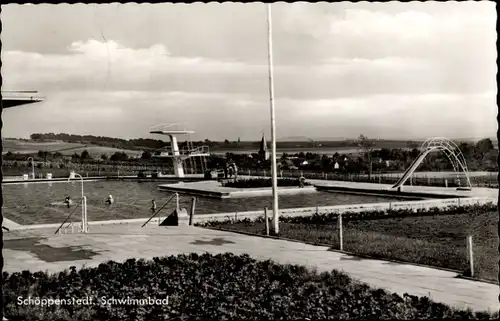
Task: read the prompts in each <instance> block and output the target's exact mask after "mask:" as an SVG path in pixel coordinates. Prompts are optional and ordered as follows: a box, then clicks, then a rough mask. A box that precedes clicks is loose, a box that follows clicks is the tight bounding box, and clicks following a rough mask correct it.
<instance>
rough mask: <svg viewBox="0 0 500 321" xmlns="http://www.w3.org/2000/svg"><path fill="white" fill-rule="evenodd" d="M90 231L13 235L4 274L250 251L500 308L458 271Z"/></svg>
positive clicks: (308, 249)
mask: <svg viewBox="0 0 500 321" xmlns="http://www.w3.org/2000/svg"><path fill="white" fill-rule="evenodd" d="M89 228H90V229H91V231H90V233H89V234H65V235H54V234H53V233H54V229H50V230H48V229H45V230H44V229H38V230H24V231H12V232H7V233H5V234H4V249H3V255H4V260H5V266H4V271H7V272H15V271H21V270H24V269H29V270H32V271H38V270H42V271H45V270H47V271H49V272H57V271H60V270H63V269H66V268H69V267H70V266H72V265H74V266H77V267H82V266H87V267H91V266H97V265H98V264H99V263H101V262H105V261H107V260H115V261H124V260H126V259H128V258H145V259H150V258H152V257H155V256H165V255H175V254H180V253H191V252H197V253H203V252H210V253H223V252H233V253H235V254H243V253H248V254H249V255H250V256H252V257H254V258H256V259H272V260H274V261H276V262H279V263H294V264H301V265H306V266H309V267H316V268H317V269H318V271H329V270H331V269H338V270H344V271H345V272H347V273H348V274H349V275H351V276H352V277H354V278H357V279H359V280H360V281H363V282H366V283H368V284H370V285H372V286H375V287H380V288H384V289H387V290H388V291H390V292H396V293H399V294H403V293H405V292H407V293H409V294H413V295H419V296H424V295H425V296H430V297H431V298H432V299H433V300H435V301H437V302H443V303H446V304H449V305H452V306H455V307H458V308H465V307H470V308H472V309H474V310H488V309H490V310H491V311H497V310H498V309H499V308H500V304H499V303H498V295H499V287H498V285H493V284H488V283H482V282H475V281H469V280H464V279H458V278H456V274H455V273H452V272H446V271H441V270H436V269H431V268H424V267H417V266H413V265H406V264H395V263H389V262H386V261H380V260H368V259H359V258H356V257H352V256H349V255H345V254H341V253H337V252H332V251H329V250H328V248H327V247H320V246H312V245H307V244H303V243H297V242H290V241H283V240H274V239H264V238H260V237H253V236H246V235H241V234H236V233H229V232H221V231H214V230H208V229H202V228H197V227H187V226H186V227H158V226H155V225H151V226H149V227H145V228H140V224H121V225H102V226H90V227H89Z"/></svg>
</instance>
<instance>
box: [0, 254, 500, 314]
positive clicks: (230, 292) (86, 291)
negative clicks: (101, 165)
mask: <svg viewBox="0 0 500 321" xmlns="http://www.w3.org/2000/svg"><path fill="white" fill-rule="evenodd" d="M3 295H4V311H5V315H6V317H7V318H8V319H9V320H11V321H13V320H32V321H37V320H48V321H60V320H71V321H79V320H108V321H115V320H116V321H118V320H136V321H142V320H147V321H156V320H338V319H344V320H345V319H371V320H390V319H406V320H409V319H411V320H413V319H421V320H423V319H443V318H447V319H463V320H465V319H467V320H470V319H492V318H493V317H494V316H493V315H489V314H487V313H472V312H469V311H459V310H455V309H452V308H450V307H448V306H446V305H444V304H439V303H434V302H432V301H430V300H429V299H428V298H426V297H423V298H418V297H415V296H409V295H404V296H403V297H401V296H399V295H397V294H390V293H388V292H386V291H384V290H381V289H374V288H371V287H369V286H368V285H366V284H363V283H360V282H357V281H355V280H353V279H351V278H350V277H349V276H347V275H346V274H344V273H340V272H337V271H332V272H330V273H321V274H319V273H316V272H315V271H310V270H307V269H306V268H305V267H303V266H297V265H279V264H276V263H274V262H272V261H269V260H267V261H256V260H254V259H252V258H250V257H249V256H248V255H241V256H236V255H234V254H231V253H225V254H218V255H210V254H203V255H198V254H190V255H179V256H170V257H164V258H153V260H150V261H144V260H138V261H137V260H135V259H130V260H127V261H126V262H124V263H115V262H107V263H103V264H100V265H99V266H98V267H96V268H85V269H81V270H78V271H77V270H76V269H75V268H72V269H71V270H70V271H63V272H60V273H58V274H53V275H47V274H46V273H43V272H36V273H31V272H28V271H24V272H22V273H14V274H12V275H9V274H7V273H5V272H4V274H3ZM29 296H31V297H32V298H36V297H39V298H45V299H58V298H59V299H64V300H72V298H75V299H86V300H87V303H85V302H84V301H83V303H84V304H58V305H56V304H53V305H50V306H47V305H46V306H41V305H35V304H31V305H20V304H18V302H19V301H18V298H19V297H20V298H21V300H23V299H27V298H28V297H29ZM167 298H168V301H167V300H166V299H167ZM90 299H92V305H89V304H88V303H90V301H89V300H90ZM110 299H114V300H127V299H130V300H140V299H145V300H153V301H152V302H153V303H154V304H151V303H148V304H142V305H137V304H133V303H132V304H131V303H130V302H132V301H129V303H128V304H127V303H122V304H119V302H118V301H110ZM61 302H68V301H61ZM125 302H126V301H125ZM143 302H145V301H143ZM148 302H151V301H148ZM47 303H48V302H47Z"/></svg>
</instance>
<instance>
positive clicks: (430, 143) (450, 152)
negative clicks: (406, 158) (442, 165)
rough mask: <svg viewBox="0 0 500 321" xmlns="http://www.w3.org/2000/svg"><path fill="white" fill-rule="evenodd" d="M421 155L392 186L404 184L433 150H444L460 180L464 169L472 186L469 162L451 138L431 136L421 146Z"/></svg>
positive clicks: (397, 186) (470, 186) (468, 182)
mask: <svg viewBox="0 0 500 321" xmlns="http://www.w3.org/2000/svg"><path fill="white" fill-rule="evenodd" d="M420 150H421V152H420V155H418V157H417V158H416V159H415V160H414V161H413V163H412V164H411V165H410V167H409V168H408V169H407V170H406V171H405V172H404V174H403V176H401V178H400V179H399V180H398V181H397V183H396V184H394V186H393V187H392V188H399V187H401V186H403V185H404V183H405V182H406V181H407V180H408V178H410V176H411V175H412V174H413V172H415V170H416V169H417V168H418V166H419V165H420V164H421V163H422V161H423V160H424V159H425V157H426V156H427V155H428V154H430V153H431V152H433V151H436V150H437V151H442V152H444V154H445V155H446V157H448V159H449V160H450V162H451V165H452V166H453V170H454V171H455V173H456V174H457V178H458V179H459V180H460V176H459V171H460V170H462V171H463V172H464V174H465V178H466V179H467V185H468V186H469V188H472V184H471V182H470V176H469V171H468V170H467V163H466V162H465V157H464V155H463V154H462V152H461V151H460V148H458V146H457V144H455V143H454V142H452V141H451V140H449V139H447V138H443V137H435V138H429V139H428V140H426V141H425V142H424V143H423V144H422V146H421V147H420Z"/></svg>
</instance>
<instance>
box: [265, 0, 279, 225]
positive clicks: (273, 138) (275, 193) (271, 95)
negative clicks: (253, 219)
mask: <svg viewBox="0 0 500 321" xmlns="http://www.w3.org/2000/svg"><path fill="white" fill-rule="evenodd" d="M272 34H273V29H272V22H271V4H269V3H268V4H267V35H268V37H267V44H268V58H269V101H270V104H271V155H272V156H271V170H272V183H273V225H274V232H275V234H278V233H279V226H278V222H279V212H278V175H277V171H276V119H275V111H274V83H273V43H272Z"/></svg>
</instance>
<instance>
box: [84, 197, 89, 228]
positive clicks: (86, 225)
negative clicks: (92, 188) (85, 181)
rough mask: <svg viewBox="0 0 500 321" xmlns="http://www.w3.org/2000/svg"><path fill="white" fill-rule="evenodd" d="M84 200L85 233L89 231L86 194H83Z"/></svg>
mask: <svg viewBox="0 0 500 321" xmlns="http://www.w3.org/2000/svg"><path fill="white" fill-rule="evenodd" d="M83 198H84V200H85V203H84V205H85V233H88V232H89V217H88V213H87V196H84V197H83Z"/></svg>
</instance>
